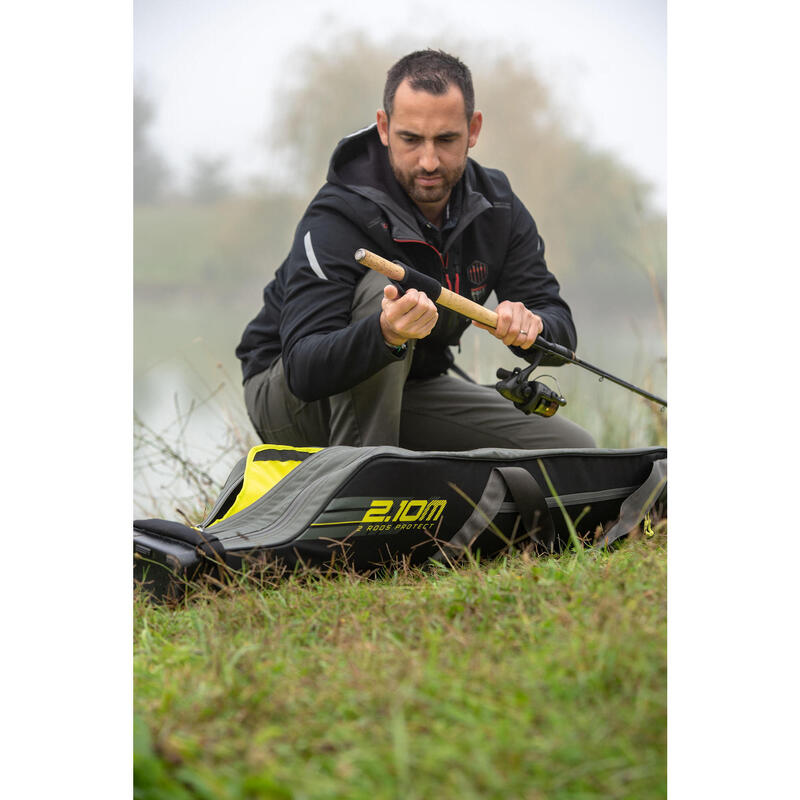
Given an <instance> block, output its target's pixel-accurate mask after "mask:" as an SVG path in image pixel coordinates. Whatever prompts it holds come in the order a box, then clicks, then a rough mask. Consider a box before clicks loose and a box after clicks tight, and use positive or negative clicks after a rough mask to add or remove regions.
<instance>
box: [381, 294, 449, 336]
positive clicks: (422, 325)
mask: <svg viewBox="0 0 800 800" xmlns="http://www.w3.org/2000/svg"><path fill="white" fill-rule="evenodd" d="M398 294H399V291H398V290H397V287H396V286H394V284H390V285H389V286H386V287H384V290H383V300H381V308H382V311H381V332H382V333H383V338H384V340H385V341H386V343H387V344H388V345H391V346H392V347H400V345H402V344H405V343H406V342H407V341H408V340H409V339H423V338H425V337H426V336H427V335H428V334H429V333H430V332H431V331H432V330H433V326H434V325H436V320H437V319H439V312H438V311H437V310H436V304H435V303H434V302H433V300H431V299H430V298H429V297H428V296H427V295H426V294H425V292H418V291H417V290H416V289H409V290H408V291H407V292H406V293H405V294H404V295H403V296H402V297H398Z"/></svg>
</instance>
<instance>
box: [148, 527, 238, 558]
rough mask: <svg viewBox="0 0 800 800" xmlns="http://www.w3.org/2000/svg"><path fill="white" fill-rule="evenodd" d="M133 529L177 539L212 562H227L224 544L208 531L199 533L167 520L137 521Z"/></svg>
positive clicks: (194, 529)
mask: <svg viewBox="0 0 800 800" xmlns="http://www.w3.org/2000/svg"><path fill="white" fill-rule="evenodd" d="M133 529H134V531H142V532H143V533H154V534H155V535H156V536H163V537H165V538H166V539H177V540H178V541H179V542H185V543H186V544H188V545H191V546H192V547H195V548H196V549H197V550H199V551H200V552H201V553H202V554H203V555H204V556H208V557H209V558H211V559H212V560H215V561H217V560H221V561H224V560H225V559H224V554H225V548H224V547H223V545H222V542H220V540H219V539H217V537H216V536H214V534H213V533H208V531H198V530H197V529H196V528H190V527H189V526H188V525H184V524H183V523H181V522H171V521H170V520H166V519H135V520H134V521H133Z"/></svg>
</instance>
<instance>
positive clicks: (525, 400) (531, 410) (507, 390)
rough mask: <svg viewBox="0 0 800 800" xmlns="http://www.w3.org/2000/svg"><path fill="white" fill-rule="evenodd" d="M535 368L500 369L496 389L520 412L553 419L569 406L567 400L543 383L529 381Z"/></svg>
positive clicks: (533, 365) (532, 365)
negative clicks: (510, 370)
mask: <svg viewBox="0 0 800 800" xmlns="http://www.w3.org/2000/svg"><path fill="white" fill-rule="evenodd" d="M535 367H536V365H535V364H531V365H530V366H529V367H526V368H525V369H522V370H521V369H520V368H519V367H515V368H514V370H513V371H512V372H509V371H508V370H507V369H503V368H502V367H500V368H499V369H498V370H497V377H498V378H500V380H499V381H498V382H497V383H496V384H495V387H494V388H495V389H497V391H498V392H500V394H501V395H502V396H503V397H505V398H506V400H511V402H512V403H513V404H514V405H515V406H516V407H517V408H518V409H519V410H520V411H524V412H525V413H526V414H538V415H539V416H540V417H552V416H553V414H555V413H556V411H558V409H559V407H560V406H565V405H566V404H567V400H566V398H565V397H562V396H561V394H560V393H559V392H556V391H554V390H553V389H551V388H550V387H549V386H546V385H545V384H543V383H542V382H541V381H529V380H528V376H529V375H530V374H531V372H533V370H534V369H535Z"/></svg>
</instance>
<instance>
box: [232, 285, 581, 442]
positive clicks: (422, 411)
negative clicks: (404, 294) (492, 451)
mask: <svg viewBox="0 0 800 800" xmlns="http://www.w3.org/2000/svg"><path fill="white" fill-rule="evenodd" d="M386 283H387V280H386V278H384V277H383V276H382V275H379V274H378V273H374V272H369V273H368V274H367V275H366V276H365V277H364V279H362V281H361V282H360V283H359V284H358V286H357V287H356V292H355V296H354V299H353V311H352V319H353V320H358V319H362V318H363V317H367V316H372V315H377V313H378V311H379V310H380V302H381V298H382V297H383V287H384V286H385V285H386ZM408 345H409V352H408V353H407V354H406V357H405V358H404V359H403V360H402V361H397V362H396V363H394V364H390V365H389V366H387V367H384V369H382V370H380V371H379V372H377V373H376V374H375V375H373V376H372V377H371V378H369V379H368V380H366V381H364V382H363V383H361V384H359V385H358V386H355V387H353V388H352V389H350V390H349V391H347V392H342V393H341V394H337V395H332V396H331V397H327V398H324V399H323V400H317V401H314V402H311V403H306V402H303V401H302V400H299V399H298V398H297V397H295V396H294V395H293V394H292V393H291V392H290V391H289V388H288V386H287V384H286V378H285V375H284V372H283V363H282V361H281V359H278V360H277V361H276V362H275V363H274V364H273V365H272V366H271V367H269V368H268V369H266V370H264V371H263V372H261V373H259V374H258V375H254V376H253V377H252V378H250V379H249V380H248V381H246V383H245V386H244V397H245V405H246V407H247V413H248V414H249V416H250V420H251V421H252V423H253V426H254V427H255V429H256V432H257V433H258V435H259V436H260V437H261V439H262V441H263V442H265V443H267V444H286V445H294V446H297V447H303V446H305V447H327V446H331V445H337V444H343V445H353V446H359V447H360V446H367V445H394V446H399V447H404V448H406V449H409V450H474V449H476V448H479V447H511V448H519V449H524V450H544V449H550V448H559V447H595V442H594V439H593V438H592V436H591V435H590V434H589V433H587V432H586V431H585V430H584V429H583V428H581V427H580V426H578V425H576V424H575V423H574V422H571V421H570V420H568V419H566V417H563V416H561V415H560V412H559V414H557V415H556V416H554V417H539V416H536V415H533V414H531V415H526V414H523V413H522V412H521V411H519V410H518V409H516V408H514V406H513V405H512V404H511V403H510V402H509V401H508V400H505V399H504V398H502V397H501V396H500V395H499V394H498V393H497V392H496V391H495V390H494V388H490V387H486V386H480V385H478V384H473V383H469V382H468V381H465V380H462V379H461V378H458V377H455V376H451V375H440V376H437V377H435V378H426V379H424V380H409V379H408V371H409V369H410V367H411V359H412V355H413V345H414V343H413V342H412V341H410V342H409V343H408Z"/></svg>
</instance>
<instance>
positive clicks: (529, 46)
mask: <svg viewBox="0 0 800 800" xmlns="http://www.w3.org/2000/svg"><path fill="white" fill-rule="evenodd" d="M375 6H376V4H373V3H366V2H361V0H356V1H355V2H351V3H348V4H347V8H340V7H338V5H336V4H334V3H332V2H327V1H325V2H308V3H304V4H303V6H302V11H297V10H294V9H293V8H291V7H289V6H286V5H280V6H279V5H278V4H273V3H260V4H259V3H248V2H242V1H241V0H236V1H235V2H227V3H223V2H221V1H219V2H217V1H215V0H200V1H199V2H184V1H183V0H173V2H167V3H158V2H153V1H152V0H137V2H135V3H134V106H133V123H134V138H133V144H134V157H133V164H134V187H133V188H134V231H133V233H134V412H135V417H136V426H135V476H134V481H135V486H134V490H135V512H136V513H138V514H140V515H141V514H142V513H146V514H161V515H165V516H167V517H170V518H174V509H175V507H176V504H177V507H179V508H181V509H183V508H194V507H196V504H197V502H198V501H203V502H207V501H208V500H209V499H213V496H214V495H215V493H216V490H217V484H218V482H219V481H221V480H223V479H224V478H225V476H226V475H227V473H228V471H229V470H230V468H231V467H232V466H233V464H234V463H235V461H236V460H237V459H238V458H239V457H240V456H241V455H243V454H244V453H245V452H246V450H247V449H248V448H249V447H250V446H252V445H253V444H256V443H258V442H257V440H256V438H255V434H254V433H253V431H252V429H251V426H250V424H249V421H248V420H247V416H246V413H245V411H244V404H243V400H242V396H241V373H240V370H239V365H238V362H237V360H236V358H235V356H234V354H233V351H234V349H235V347H236V345H237V344H238V342H239V338H240V336H241V333H242V331H243V329H244V326H245V325H246V323H247V322H248V321H249V320H250V319H251V318H252V317H253V316H254V315H255V314H256V312H257V311H258V309H259V307H260V303H261V300H260V298H261V291H262V289H263V287H264V285H265V284H266V283H267V282H268V281H269V280H270V278H271V277H272V275H273V273H274V271H275V269H276V268H277V267H278V266H279V265H280V263H281V262H282V260H283V259H284V257H285V255H286V253H287V251H288V248H289V245H290V243H291V240H292V237H293V233H294V229H295V226H296V224H297V221H298V219H299V217H300V215H301V213H302V211H303V209H304V208H305V206H306V205H307V203H308V202H309V201H310V200H311V198H312V197H313V195H314V194H315V192H316V191H317V190H318V189H319V187H320V186H321V185H322V183H323V181H324V177H325V173H326V169H327V162H328V158H329V156H330V153H331V152H332V150H333V148H334V146H335V144H336V142H337V141H338V140H339V139H341V138H342V137H343V136H345V135H347V134H348V133H351V132H352V131H355V130H357V129H359V128H361V127H363V126H364V125H367V124H370V123H371V122H373V121H374V117H375V110H376V109H377V108H378V107H379V105H380V103H381V96H382V88H383V83H384V79H385V74H386V70H387V69H388V68H389V66H391V64H392V63H394V61H396V60H397V59H398V58H399V57H400V56H402V55H404V54H405V53H407V52H409V51H411V50H414V49H419V48H423V47H428V46H433V47H437V48H438V47H440V48H442V49H445V50H447V51H449V52H453V53H455V54H457V55H458V56H459V57H461V58H462V60H464V61H465V62H466V63H467V64H468V65H469V66H470V69H471V70H472V73H473V78H474V82H475V90H476V101H477V107H478V108H479V109H480V110H482V111H483V113H484V127H483V131H482V133H481V136H480V139H479V141H478V144H477V146H476V147H475V148H473V150H471V152H470V155H471V157H473V158H474V159H476V160H477V161H479V162H481V163H483V164H485V165H487V166H492V167H497V168H500V169H502V170H504V171H505V172H506V173H507V174H508V176H509V178H510V179H511V183H512V186H513V188H514V190H515V191H516V193H517V194H518V195H519V196H520V198H521V199H522V200H523V202H524V203H525V204H526V205H527V207H528V208H529V210H530V211H531V213H532V214H533V216H534V218H535V219H536V222H537V224H538V226H539V229H540V232H541V234H542V236H543V238H544V241H545V244H546V254H547V260H548V264H549V266H550V269H551V270H552V271H553V272H554V274H555V275H556V277H557V278H558V280H559V281H560V283H561V286H562V294H563V296H564V297H565V298H566V299H567V301H568V302H569V303H570V305H571V307H572V309H573V313H574V316H575V319H576V324H577V327H578V335H579V353H580V355H581V357H582V358H584V359H585V360H587V361H589V362H591V363H594V364H597V365H598V366H601V367H603V368H605V369H607V370H609V371H611V372H612V373H615V374H618V375H620V376H621V377H624V378H626V379H629V380H632V381H633V382H635V383H639V384H641V385H644V386H646V387H647V388H649V389H651V390H652V391H655V392H656V393H657V394H661V395H662V396H665V394H666V322H665V320H666V317H665V312H666V307H665V297H666V274H667V271H666V267H667V253H666V231H667V228H666V145H665V140H666V129H665V128H666V123H665V105H666V86H665V76H666V3H665V2H632V1H630V2H629V1H628V0H617V2H610V3H604V4H597V3H592V2H586V1H585V0H571V1H570V2H563V3H559V4H553V3H546V2H529V3H524V4H523V3H516V2H496V3H493V4H492V6H491V8H490V9H489V8H487V7H486V6H485V5H478V4H477V3H469V2H467V3H465V2H459V3H452V2H444V3H440V4H437V8H436V12H435V13H434V12H431V11H430V10H429V9H426V8H425V7H424V6H422V5H421V4H413V3H412V4H411V5H408V6H404V7H403V8H391V7H387V6H384V5H380V7H375ZM432 14H433V16H432ZM421 28H424V29H425V31H426V32H425V33H424V34H418V33H416V31H418V30H419V29H421ZM495 302H496V299H495V298H493V297H492V298H490V300H489V301H488V303H487V305H488V306H489V307H493V305H494V303H495ZM456 359H457V363H458V364H459V365H460V366H461V367H462V368H464V369H465V370H466V371H467V372H468V373H469V374H470V375H471V376H472V377H473V378H475V379H476V380H478V381H480V382H483V383H490V382H493V380H494V372H495V370H496V369H497V367H498V366H504V367H506V368H511V367H513V366H517V365H519V364H518V362H517V361H516V359H515V358H514V356H513V355H511V354H510V352H509V351H508V350H507V349H506V348H504V347H503V346H502V344H500V343H498V342H496V341H495V340H494V339H492V338H491V337H489V336H488V335H487V334H485V333H483V332H480V331H477V330H472V331H470V332H468V334H467V335H466V336H465V337H464V339H463V341H462V346H461V348H460V351H459V352H457V353H456ZM519 363H521V362H519ZM539 372H542V371H541V370H540V371H539ZM544 372H545V373H548V374H552V375H553V376H554V377H555V379H557V382H558V385H559V386H560V388H561V390H562V392H563V393H564V394H565V395H566V397H567V399H568V405H567V407H566V408H565V409H563V410H562V411H560V412H559V413H566V415H567V416H569V417H570V418H572V419H574V420H575V421H577V422H579V423H581V424H583V425H585V426H586V427H588V428H589V429H590V430H591V431H592V432H593V433H594V434H595V436H596V437H597V438H598V440H599V443H600V444H601V445H602V446H608V447H633V446H641V445H649V444H654V443H656V441H655V439H661V440H663V439H665V436H666V429H665V426H666V423H665V419H662V420H659V419H656V420H655V421H654V419H653V414H652V409H650V408H649V407H648V405H647V404H646V403H645V402H644V401H642V400H641V399H640V398H637V397H635V396H634V395H632V394H630V393H628V392H626V391H625V390H623V389H621V388H619V387H616V386H614V385H613V384H610V383H608V382H605V383H599V382H598V380H597V378H596V377H595V376H592V375H590V374H589V373H585V372H583V371H581V370H579V369H578V368H577V367H572V366H565V367H562V368H560V369H552V368H550V369H548V370H544ZM548 382H550V383H551V384H552V383H553V381H552V380H548Z"/></svg>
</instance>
